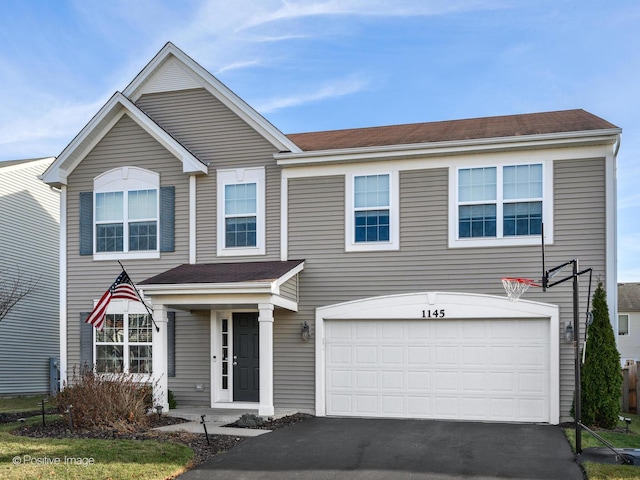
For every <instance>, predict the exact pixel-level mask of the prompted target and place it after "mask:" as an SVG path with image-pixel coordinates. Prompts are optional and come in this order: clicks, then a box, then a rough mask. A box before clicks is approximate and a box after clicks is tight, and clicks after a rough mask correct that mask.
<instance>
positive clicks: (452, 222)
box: [449, 158, 553, 248]
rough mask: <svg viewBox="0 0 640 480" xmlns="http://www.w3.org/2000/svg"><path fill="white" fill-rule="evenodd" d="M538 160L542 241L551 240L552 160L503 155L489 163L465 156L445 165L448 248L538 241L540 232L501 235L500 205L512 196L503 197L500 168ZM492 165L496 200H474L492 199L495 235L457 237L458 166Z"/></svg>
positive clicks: (501, 216) (483, 166)
mask: <svg viewBox="0 0 640 480" xmlns="http://www.w3.org/2000/svg"><path fill="white" fill-rule="evenodd" d="M538 164H542V223H543V224H544V237H545V244H552V243H553V162H551V161H546V160H542V161H541V160H534V159H531V160H527V159H524V160H519V161H514V160H513V159H508V158H507V159H504V160H502V161H494V162H491V163H477V161H473V160H467V161H461V162H460V163H457V164H456V165H455V166H451V167H449V248H473V247H498V246H510V245H540V243H541V241H540V235H509V236H504V235H503V225H504V224H503V221H504V215H503V206H504V204H505V203H513V202H514V200H511V199H509V200H506V201H505V200H504V198H503V186H504V183H503V168H504V167H511V166H518V165H538ZM490 167H495V168H496V189H497V192H496V200H495V202H494V201H487V202H474V203H495V205H496V236H495V237H472V238H460V237H459V235H458V229H459V219H458V215H459V211H460V210H459V208H458V207H459V206H460V203H459V191H458V179H459V172H460V170H465V169H469V168H490ZM528 201H539V199H533V200H529V199H518V201H517V202H528Z"/></svg>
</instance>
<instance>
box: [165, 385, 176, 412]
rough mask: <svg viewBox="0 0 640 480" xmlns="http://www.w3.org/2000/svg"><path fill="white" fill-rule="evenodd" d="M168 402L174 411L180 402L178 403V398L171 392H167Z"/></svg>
mask: <svg viewBox="0 0 640 480" xmlns="http://www.w3.org/2000/svg"><path fill="white" fill-rule="evenodd" d="M167 402H168V403H169V408H170V409H171V410H173V409H174V408H176V407H177V406H178V402H176V397H175V395H174V394H173V392H172V391H171V390H168V391H167Z"/></svg>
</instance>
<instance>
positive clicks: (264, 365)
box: [258, 303, 275, 417]
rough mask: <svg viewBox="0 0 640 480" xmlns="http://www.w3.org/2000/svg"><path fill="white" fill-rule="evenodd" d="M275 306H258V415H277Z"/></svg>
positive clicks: (265, 304) (268, 304)
mask: <svg viewBox="0 0 640 480" xmlns="http://www.w3.org/2000/svg"><path fill="white" fill-rule="evenodd" d="M273 309H274V306H273V304H270V303H261V304H258V312H259V313H258V342H259V348H260V354H259V355H260V356H259V358H258V360H259V364H260V405H259V406H258V415H262V416H267V417H268V416H272V415H274V414H275V408H274V405H273Z"/></svg>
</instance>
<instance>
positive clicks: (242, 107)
mask: <svg viewBox="0 0 640 480" xmlns="http://www.w3.org/2000/svg"><path fill="white" fill-rule="evenodd" d="M192 88H204V89H205V90H207V91H208V92H209V93H210V94H211V95H213V96H214V97H216V98H217V99H218V100H219V101H220V102H222V103H223V104H224V105H226V106H227V107H228V108H229V109H230V110H231V111H232V112H234V113H235V114H236V115H238V116H239V117H240V118H241V119H242V120H243V121H244V122H246V123H247V124H248V125H249V126H251V127H252V128H253V129H254V130H255V131H256V132H258V133H259V134H260V135H262V136H263V137H264V138H265V139H266V140H267V141H268V142H269V143H271V144H272V145H273V146H274V147H276V148H277V149H278V150H280V151H281V152H295V153H298V152H301V150H300V148H299V147H298V146H297V145H296V144H295V143H294V142H292V141H291V140H290V139H289V138H288V137H287V136H286V135H285V134H284V133H282V132H281V131H280V130H278V129H277V128H276V127H275V126H273V125H272V124H271V123H270V122H269V121H268V120H266V119H265V118H264V117H263V116H262V115H260V114H259V113H258V112H257V111H255V110H254V109H253V108H252V107H250V106H249V105H248V104H247V103H246V102H245V101H244V100H242V99H241V98H240V97H238V96H237V95H236V94H235V93H233V92H232V91H231V90H230V89H229V88H228V87H227V86H226V85H224V84H223V83H222V82H221V81H220V80H218V79H217V78H216V77H214V76H213V75H212V74H211V73H210V72H209V71H208V70H206V69H205V68H203V67H202V66H201V65H200V64H198V63H197V62H196V61H195V60H193V59H192V58H191V57H189V56H188V55H187V54H186V53H184V52H183V51H182V50H180V49H179V48H178V47H176V46H175V45H174V44H173V43H171V42H167V44H166V45H165V46H164V47H163V48H162V49H161V50H160V51H159V52H158V53H157V54H156V56H155V57H153V59H152V60H151V61H150V62H149V63H148V64H147V65H146V66H145V67H144V68H143V69H142V71H141V72H140V73H139V74H138V75H137V76H136V77H135V78H134V79H133V81H132V82H131V83H130V84H129V85H128V86H127V88H125V89H124V91H123V94H124V95H125V96H126V97H127V98H130V99H131V100H132V101H133V102H135V101H137V100H138V99H139V98H140V97H141V96H142V95H144V94H146V93H158V92H166V91H175V90H186V89H192Z"/></svg>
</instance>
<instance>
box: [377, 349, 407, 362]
mask: <svg viewBox="0 0 640 480" xmlns="http://www.w3.org/2000/svg"><path fill="white" fill-rule="evenodd" d="M381 351H382V365H401V364H402V363H403V362H404V352H405V348H404V347H403V346H401V345H396V346H392V347H381Z"/></svg>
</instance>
